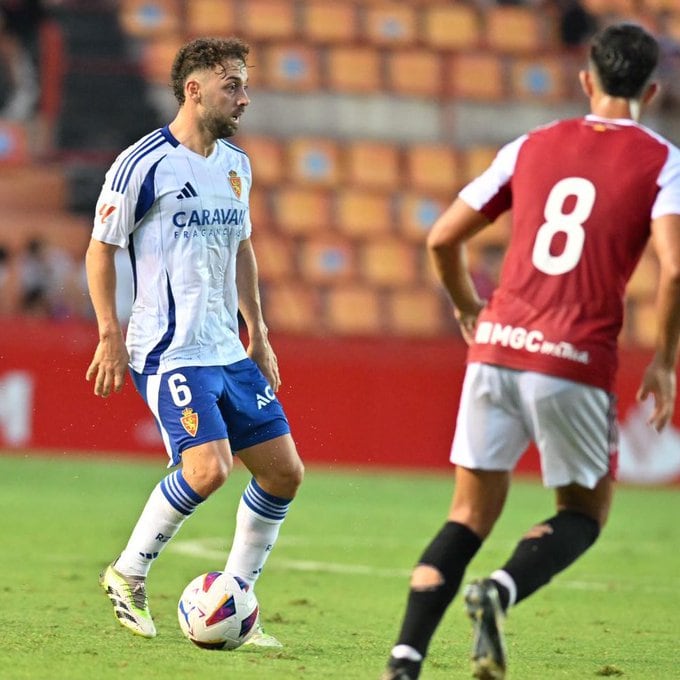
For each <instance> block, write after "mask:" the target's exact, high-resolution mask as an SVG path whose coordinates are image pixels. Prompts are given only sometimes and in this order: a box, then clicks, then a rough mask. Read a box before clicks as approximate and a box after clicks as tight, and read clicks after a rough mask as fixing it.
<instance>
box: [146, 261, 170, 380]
mask: <svg viewBox="0 0 680 680" xmlns="http://www.w3.org/2000/svg"><path fill="white" fill-rule="evenodd" d="M166 277H167V279H168V328H167V330H166V331H165V333H163V337H162V338H161V339H160V340H159V341H158V343H157V344H156V346H155V347H154V348H153V349H152V350H151V351H150V352H149V354H148V356H147V357H146V361H145V362H144V370H143V371H142V373H145V374H149V373H156V371H158V367H159V366H160V363H161V354H163V352H165V350H166V349H167V348H168V347H169V345H170V343H171V342H172V338H173V336H174V335H175V298H174V297H173V295H172V288H170V277H169V276H168V275H167V274H166Z"/></svg>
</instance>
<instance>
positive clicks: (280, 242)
mask: <svg viewBox="0 0 680 680" xmlns="http://www.w3.org/2000/svg"><path fill="white" fill-rule="evenodd" d="M253 247H254V248H255V256H256V258H257V266H258V270H259V274H260V277H261V278H262V279H263V280H264V281H268V282H279V281H282V280H284V279H289V278H291V277H292V276H293V275H294V274H295V273H296V269H295V263H294V261H293V244H292V243H291V241H290V239H287V238H284V237H283V236H281V235H279V234H273V233H271V232H266V231H265V232H262V231H259V230H257V229H256V231H255V233H254V234H253Z"/></svg>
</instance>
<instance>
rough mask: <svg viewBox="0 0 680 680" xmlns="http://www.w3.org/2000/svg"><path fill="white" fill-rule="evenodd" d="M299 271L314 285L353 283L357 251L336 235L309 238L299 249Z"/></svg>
mask: <svg viewBox="0 0 680 680" xmlns="http://www.w3.org/2000/svg"><path fill="white" fill-rule="evenodd" d="M298 253H299V271H300V274H301V275H302V277H303V278H304V280H305V281H307V282H308V283H312V284H314V285H320V284H326V283H337V282H339V281H340V282H347V281H351V280H353V279H354V278H355V276H356V259H355V251H354V248H353V247H352V245H351V243H349V241H347V240H346V239H344V238H342V237H340V236H337V235H336V234H332V233H330V234H328V233H327V234H326V235H324V236H318V237H314V238H307V239H305V240H304V241H303V243H302V245H301V246H300V247H299V248H298Z"/></svg>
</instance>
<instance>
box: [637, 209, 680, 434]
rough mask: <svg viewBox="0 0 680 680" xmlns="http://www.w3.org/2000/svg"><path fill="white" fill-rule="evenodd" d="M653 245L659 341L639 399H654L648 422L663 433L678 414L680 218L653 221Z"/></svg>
mask: <svg viewBox="0 0 680 680" xmlns="http://www.w3.org/2000/svg"><path fill="white" fill-rule="evenodd" d="M652 244H653V246H654V249H655V251H656V254H657V257H658V259H659V269H660V271H659V287H658V291H657V296H656V311H657V340H656V349H655V352H654V357H653V358H652V361H651V362H650V364H649V366H647V368H646V370H645V372H644V375H643V377H642V383H641V385H640V389H639V390H638V395H637V397H638V400H640V401H642V400H644V399H646V398H647V397H648V396H650V395H652V396H653V398H654V408H653V410H652V414H651V416H650V418H649V421H648V422H649V424H650V425H652V426H653V427H654V428H655V429H656V430H657V431H658V432H660V431H661V430H662V429H663V428H664V427H665V426H666V424H667V423H668V421H669V420H670V419H671V418H672V416H673V411H674V410H675V399H676V365H677V358H678V343H679V341H680V215H663V216H661V217H658V218H656V219H655V220H653V221H652Z"/></svg>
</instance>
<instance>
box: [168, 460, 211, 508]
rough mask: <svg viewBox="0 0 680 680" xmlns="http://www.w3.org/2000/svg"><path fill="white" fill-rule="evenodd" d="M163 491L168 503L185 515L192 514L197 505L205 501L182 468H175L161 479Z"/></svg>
mask: <svg viewBox="0 0 680 680" xmlns="http://www.w3.org/2000/svg"><path fill="white" fill-rule="evenodd" d="M161 491H162V492H163V495H164V496H165V497H166V498H167V499H168V503H170V505H172V507H173V508H175V510H177V512H181V513H182V514H183V515H190V514H191V513H192V512H193V511H194V510H195V509H196V506H197V505H198V504H199V503H201V502H202V501H203V498H202V497H201V496H199V495H198V494H197V493H196V492H195V491H194V490H193V489H192V488H191V487H190V486H189V484H188V483H187V481H186V479H184V476H183V475H182V471H181V470H175V472H173V473H171V474H169V475H168V476H167V477H166V478H165V479H163V480H161Z"/></svg>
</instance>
